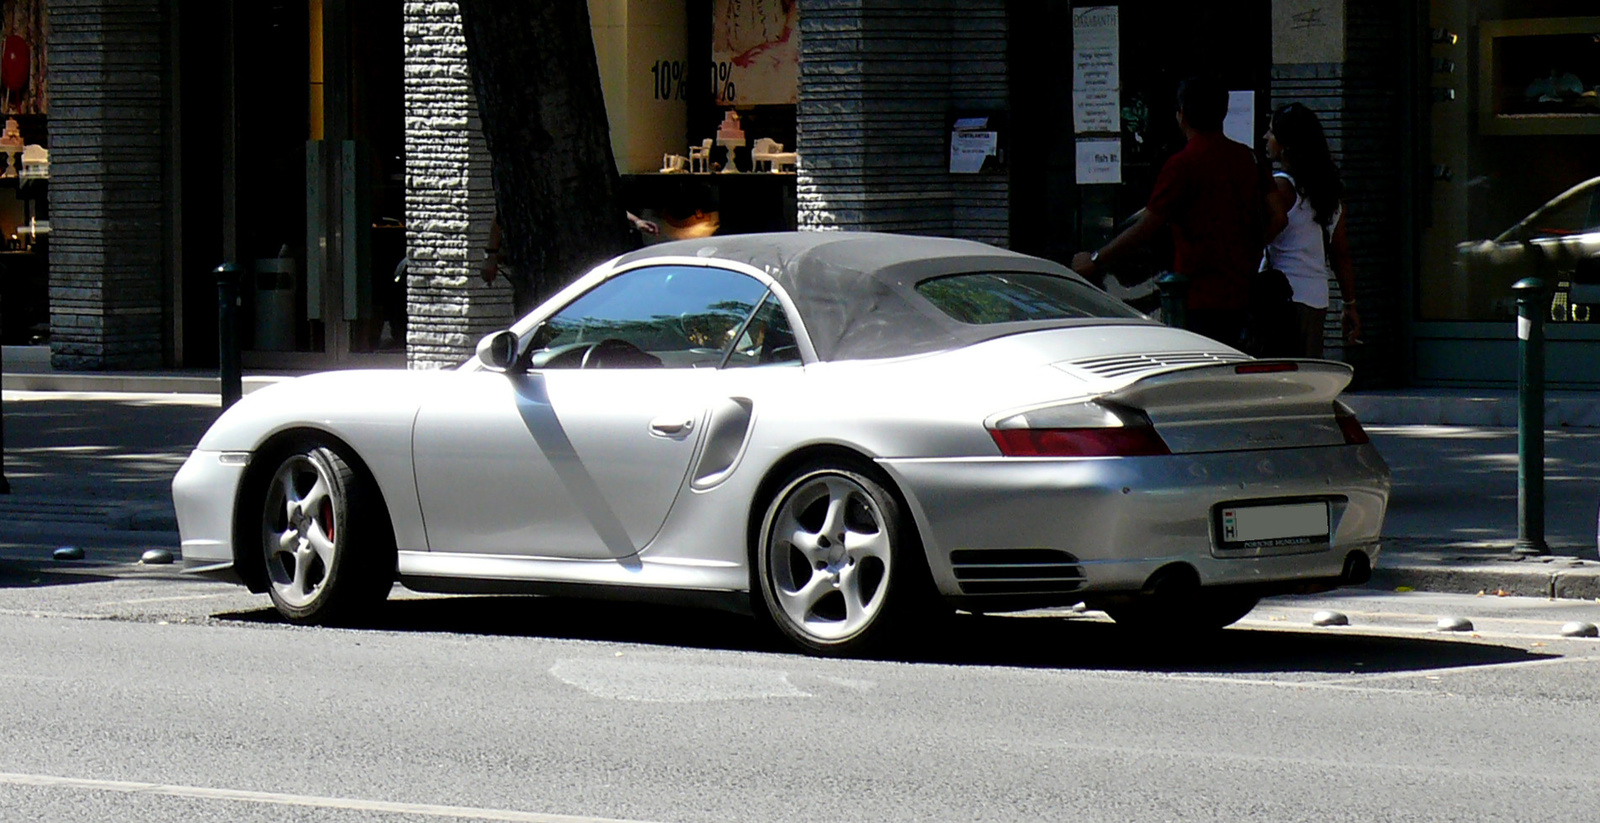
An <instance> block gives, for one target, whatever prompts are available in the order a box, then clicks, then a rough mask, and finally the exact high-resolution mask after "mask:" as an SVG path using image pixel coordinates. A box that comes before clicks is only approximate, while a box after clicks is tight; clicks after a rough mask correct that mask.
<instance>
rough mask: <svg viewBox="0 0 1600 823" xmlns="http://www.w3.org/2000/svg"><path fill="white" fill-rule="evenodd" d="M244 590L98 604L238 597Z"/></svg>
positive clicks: (108, 601)
mask: <svg viewBox="0 0 1600 823" xmlns="http://www.w3.org/2000/svg"><path fill="white" fill-rule="evenodd" d="M241 594H243V592H237V591H232V592H218V593H216V594H186V595H183V596H181V597H142V598H139V599H138V600H106V601H103V602H100V603H96V604H94V605H96V606H135V605H138V604H140V603H169V602H172V601H175V600H207V599H210V598H214V597H237V596H239V595H241Z"/></svg>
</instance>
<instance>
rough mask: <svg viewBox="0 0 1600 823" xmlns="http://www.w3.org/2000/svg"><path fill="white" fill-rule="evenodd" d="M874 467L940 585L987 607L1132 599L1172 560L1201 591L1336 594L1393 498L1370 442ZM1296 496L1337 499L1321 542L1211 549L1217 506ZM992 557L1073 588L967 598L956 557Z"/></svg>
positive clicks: (1372, 542) (1373, 546) (1374, 547)
mask: <svg viewBox="0 0 1600 823" xmlns="http://www.w3.org/2000/svg"><path fill="white" fill-rule="evenodd" d="M880 464H881V465H882V466H883V468H884V469H885V470H886V471H888V472H889V473H890V474H891V475H892V476H893V477H894V479H895V480H896V482H897V483H899V484H900V488H901V489H902V490H903V491H904V492H905V495H906V497H907V502H908V503H909V505H910V508H911V510H912V514H913V516H914V517H915V518H916V521H917V525H918V527H919V531H920V533H921V536H922V539H923V545H924V548H925V549H926V551H927V554H928V562H929V567H930V571H932V573H933V577H934V580H935V581H936V583H937V584H938V586H939V590H940V591H941V592H942V593H943V594H944V595H945V596H946V597H948V598H950V599H952V600H954V601H957V602H961V601H979V602H983V603H984V604H985V605H986V606H988V607H997V606H999V605H1000V604H1001V601H1005V600H1016V601H1019V602H1024V601H1025V602H1027V603H1029V604H1032V603H1036V602H1052V601H1056V602H1063V601H1064V602H1074V601H1075V600H1081V599H1083V595H1092V594H1115V593H1122V592H1133V591H1137V590H1138V589H1139V588H1140V587H1142V586H1143V585H1144V582H1145V581H1146V580H1147V579H1148V578H1149V577H1150V575H1151V574H1152V573H1153V572H1155V571H1156V570H1157V569H1159V568H1161V567H1162V566H1165V565H1168V564H1171V563H1186V564H1188V565H1189V566H1192V567H1193V568H1194V570H1195V571H1196V572H1197V573H1198V574H1199V577H1200V582H1201V585H1203V586H1249V587H1254V588H1257V589H1259V590H1261V591H1263V592H1272V591H1290V590H1293V589H1294V588H1295V587H1296V584H1306V585H1308V586H1312V587H1321V588H1331V587H1332V586H1334V585H1337V583H1338V582H1339V581H1340V580H1341V579H1342V576H1343V574H1344V571H1345V561H1346V558H1347V557H1348V556H1349V554H1350V553H1351V552H1361V553H1363V554H1365V555H1366V558H1367V561H1368V562H1369V563H1371V562H1374V561H1376V559H1377V554H1378V544H1379V538H1380V534H1381V532H1382V528H1383V517H1384V512H1385V509H1386V507H1387V505H1388V498H1389V470H1388V467H1387V466H1386V465H1385V464H1384V462H1383V458H1382V457H1381V456H1379V454H1378V451H1377V449H1375V448H1373V447H1372V446H1371V445H1370V444H1369V445H1363V446H1326V447H1316V448H1301V449H1283V450H1274V451H1255V452H1227V453H1215V454H1185V455H1171V456H1163V457H1132V458H1080V459H1054V458H1040V459H1029V458H999V457H996V458H956V459H932V460H885V461H880ZM1301 499H1329V500H1330V501H1332V502H1331V503H1330V507H1329V509H1330V511H1329V514H1330V526H1331V529H1332V534H1331V536H1330V540H1329V542H1328V543H1327V544H1319V545H1314V546H1308V547H1298V548H1290V549H1284V550H1282V551H1284V552H1295V553H1278V554H1272V555H1270V556H1249V557H1241V556H1227V554H1228V553H1227V552H1219V551H1218V550H1217V540H1218V538H1217V535H1216V534H1215V532H1216V528H1215V525H1214V520H1213V510H1214V508H1215V507H1216V506H1217V505H1218V504H1220V503H1225V502H1227V503H1237V502H1245V501H1263V500H1301ZM994 549H1052V550H1057V551H1062V552H1067V553H1068V554H1070V555H1071V556H1072V558H1074V559H1075V566H1076V568H1077V569H1078V570H1079V571H1081V580H1080V581H1079V582H1077V583H1071V582H1059V583H1057V584H1054V586H1053V588H1052V585H1049V584H1046V585H1041V586H1040V588H1041V591H1039V592H1034V593H1031V594H1032V595H1033V596H1023V594H1024V593H1023V592H1019V591H1011V592H1008V593H1005V594H993V595H981V596H980V595H976V594H974V592H972V591H970V590H964V589H963V587H962V585H961V582H960V581H959V580H958V579H957V576H956V572H955V571H954V568H953V565H954V564H953V563H952V560H951V553H952V552H955V551H961V550H976V551H982V550H994ZM1219 554H1221V555H1223V556H1219ZM973 556H974V555H963V557H964V558H970V557H973ZM964 562H965V561H964Z"/></svg>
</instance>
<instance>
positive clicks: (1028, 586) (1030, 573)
mask: <svg viewBox="0 0 1600 823" xmlns="http://www.w3.org/2000/svg"><path fill="white" fill-rule="evenodd" d="M950 565H951V567H952V568H953V569H954V571H955V575H956V581H957V582H958V583H960V584H961V593H962V594H1061V593H1064V592H1072V591H1077V590H1078V589H1080V588H1082V587H1083V583H1084V579H1083V567H1081V566H1079V565H1078V558H1076V557H1073V556H1072V555H1070V554H1068V553H1066V552H1064V551H1059V550H1057V549H959V550H957V551H953V552H951V553H950Z"/></svg>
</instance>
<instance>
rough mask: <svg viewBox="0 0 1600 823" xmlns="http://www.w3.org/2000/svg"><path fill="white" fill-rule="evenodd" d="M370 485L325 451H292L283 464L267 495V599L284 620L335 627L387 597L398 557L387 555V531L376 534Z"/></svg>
mask: <svg viewBox="0 0 1600 823" xmlns="http://www.w3.org/2000/svg"><path fill="white" fill-rule="evenodd" d="M369 485H370V484H369V481H367V480H366V479H365V478H364V477H362V476H360V475H358V474H357V473H356V472H355V471H354V470H352V469H351V467H350V465H349V464H348V463H347V462H346V461H345V460H344V459H343V458H342V457H340V456H339V454H338V453H337V452H336V451H334V450H332V449H330V448H327V447H324V446H309V447H306V448H301V449H293V450H291V451H290V452H289V453H288V454H287V455H285V456H283V457H282V459H281V461H280V462H279V463H278V464H277V467H276V469H275V470H274V471H273V473H272V475H271V477H270V479H269V480H268V481H267V484H266V488H265V500H264V502H263V505H262V509H261V512H262V515H261V547H262V554H263V557H264V559H265V561H266V571H267V592H268V594H269V595H270V596H271V597H272V603H273V605H274V606H276V607H277V609H278V612H279V613H280V614H282V615H283V616H284V617H285V618H287V619H289V620H290V621H293V622H297V623H328V622H334V621H336V620H340V619H346V618H349V617H353V616H355V615H356V613H357V612H358V610H359V607H363V606H372V605H376V603H378V602H380V601H382V600H383V598H384V597H386V596H387V595H388V592H389V588H390V586H391V584H392V581H393V572H394V564H393V559H392V556H393V550H392V548H391V549H389V550H388V551H387V552H385V551H384V549H385V548H386V547H385V546H384V545H383V539H384V538H385V537H387V531H386V530H384V529H381V528H374V527H373V524H374V522H375V521H374V520H373V516H374V515H375V514H376V512H374V511H372V510H371V507H372V506H373V503H374V501H373V496H374V495H373V493H372V491H371V489H370V488H369ZM391 543H392V541H391ZM385 562H387V567H385V566H384V563H385Z"/></svg>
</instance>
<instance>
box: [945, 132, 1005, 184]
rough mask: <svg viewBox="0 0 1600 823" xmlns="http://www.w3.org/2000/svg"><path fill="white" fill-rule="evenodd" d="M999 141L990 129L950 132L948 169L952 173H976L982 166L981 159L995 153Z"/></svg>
mask: <svg viewBox="0 0 1600 823" xmlns="http://www.w3.org/2000/svg"><path fill="white" fill-rule="evenodd" d="M999 144H1000V141H999V139H998V135H997V133H996V132H992V131H953V132H950V171H951V172H952V173H954V174H977V173H978V171H979V170H980V169H982V168H983V159H984V158H985V157H989V156H991V155H993V154H994V153H995V149H997V148H998V147H999Z"/></svg>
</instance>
